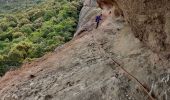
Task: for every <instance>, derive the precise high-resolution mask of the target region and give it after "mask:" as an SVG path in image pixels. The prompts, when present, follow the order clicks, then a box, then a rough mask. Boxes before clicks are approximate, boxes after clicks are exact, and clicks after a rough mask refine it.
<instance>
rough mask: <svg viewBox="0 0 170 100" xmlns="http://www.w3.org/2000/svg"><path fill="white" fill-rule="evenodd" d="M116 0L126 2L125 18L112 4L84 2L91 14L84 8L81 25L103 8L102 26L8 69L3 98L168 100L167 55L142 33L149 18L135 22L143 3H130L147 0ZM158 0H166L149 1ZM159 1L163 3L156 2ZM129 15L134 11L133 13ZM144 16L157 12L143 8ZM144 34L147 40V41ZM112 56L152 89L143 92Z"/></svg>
mask: <svg viewBox="0 0 170 100" xmlns="http://www.w3.org/2000/svg"><path fill="white" fill-rule="evenodd" d="M116 1H117V4H118V5H119V6H120V5H121V6H120V9H122V10H123V13H124V17H125V20H126V21H124V19H122V16H119V17H117V16H114V15H115V13H114V11H115V9H113V8H112V7H111V8H110V7H107V5H105V6H106V8H107V9H106V8H105V7H104V9H103V10H101V9H100V8H97V7H89V8H88V7H87V9H89V10H86V8H83V9H84V10H85V11H87V14H84V13H82V14H80V16H81V17H80V21H81V20H82V21H81V22H80V24H79V27H83V25H84V24H86V23H91V19H94V17H95V16H96V15H97V14H98V13H103V14H104V16H105V17H104V19H103V20H102V22H101V23H100V26H99V28H98V29H95V28H93V27H91V30H88V31H87V30H86V31H83V32H82V33H81V34H80V35H78V36H76V37H75V38H74V39H73V40H72V41H70V42H69V43H67V44H65V45H64V46H63V47H61V48H60V50H59V51H57V52H54V53H52V54H49V55H46V56H44V57H43V58H41V59H39V60H38V61H35V62H32V63H31V64H27V65H25V66H23V67H22V68H21V69H20V70H17V71H14V72H9V73H7V74H6V75H5V76H4V77H2V78H1V79H0V100H152V99H153V100H154V99H155V100H168V99H169V98H170V63H169V61H168V59H167V58H166V60H164V59H162V58H161V57H160V56H159V53H160V51H159V50H158V51H159V52H154V50H155V49H154V45H151V46H150V44H149V40H147V39H149V37H146V38H144V37H145V36H142V37H143V38H141V37H138V34H140V35H146V34H149V30H145V31H146V33H145V34H142V33H140V32H141V30H142V29H143V28H142V27H144V28H147V27H146V26H147V25H148V24H146V26H143V25H145V24H142V26H141V27H139V26H140V25H139V26H138V24H136V26H135V27H139V28H140V29H139V30H137V29H136V30H135V27H134V26H133V24H135V22H136V23H138V21H136V20H137V19H138V18H139V17H138V16H136V18H134V19H133V17H134V13H133V10H135V9H136V10H135V11H137V9H138V10H139V12H138V13H141V12H140V11H142V9H141V8H140V3H139V4H138V6H139V8H133V9H132V8H131V7H132V5H136V3H137V2H141V1H142V0H138V1H137V0H136V1H134V0H116ZM132 1H134V3H132ZM145 1H146V0H145ZM153 1H155V2H157V3H159V2H161V0H159V1H158V0H150V1H148V2H153ZM89 2H93V3H92V5H93V4H95V5H96V3H95V1H92V0H88V3H87V2H86V3H87V4H91V3H89ZM164 2H166V0H164ZM126 3H127V4H128V5H129V6H127V5H126ZM129 3H132V4H129ZM167 3H168V1H167ZM154 4H155V3H154ZM154 4H153V5H154ZM159 5H162V4H158V5H157V6H159ZM166 5H167V4H165V7H166ZM85 6H86V5H85ZM157 6H152V7H153V8H154V7H157ZM126 7H130V8H129V9H128V8H126ZM152 7H151V8H152ZM159 7H162V6H159ZM108 8H109V9H108ZM83 9H82V12H83ZM162 9H163V8H162ZM160 10H161V8H160ZM98 11H99V12H98ZM110 11H111V14H110ZM146 12H147V11H146ZM155 12H156V10H155ZM138 13H137V12H136V14H138ZM91 14H92V16H91ZM128 14H129V15H128ZM148 14H150V13H149V11H148ZM129 16H132V19H130V17H129ZM145 16H152V14H151V15H147V14H146V15H145V14H144V17H142V18H141V19H140V20H142V21H143V20H145ZM166 16H169V15H168V14H166ZM86 18H88V19H86ZM166 20H167V21H166V22H165V23H166V24H165V27H166V28H164V29H166V30H165V31H166V32H169V28H167V27H169V22H168V21H169V17H167V19H166ZM133 21H134V22H133ZM128 22H129V23H130V24H129V23H128ZM156 22H157V21H152V24H151V25H150V27H152V25H153V27H156V26H155V25H156ZM158 23H159V21H158ZM86 25H87V26H88V24H86ZM157 25H158V24H157ZM94 26H95V24H94ZM158 26H159V25H158ZM160 26H162V24H160ZM158 29H159V28H158ZM160 29H161V28H160ZM161 30H162V29H161ZM150 31H151V30H150ZM153 31H154V28H153ZM137 32H139V33H137ZM166 32H165V33H166ZM165 33H163V34H165ZM153 34H158V33H153ZM167 37H168V35H167ZM159 38H161V37H159ZM143 39H144V40H146V41H145V42H144V40H143ZM154 39H155V38H153V41H152V42H154ZM165 39H166V42H168V41H169V40H168V38H165ZM158 40H159V39H158ZM155 41H156V42H155V43H157V42H158V41H157V40H155ZM160 41H162V40H160ZM146 44H147V45H146ZM167 44H168V43H167ZM164 46H166V45H164ZM148 47H149V48H148ZM152 47H153V48H152ZM158 47H159V46H158ZM163 50H164V49H163ZM156 51H157V50H156ZM161 52H162V51H161ZM165 55H166V54H165ZM113 60H114V61H116V62H118V63H120V65H121V66H122V67H123V68H124V69H125V70H126V71H127V72H129V73H130V74H131V75H133V76H134V77H135V78H137V79H138V80H139V81H140V82H141V83H142V84H143V86H144V87H145V89H146V90H147V92H148V94H147V93H146V92H144V90H143V89H142V87H141V85H140V84H139V82H137V81H136V80H135V79H134V78H132V77H130V75H129V74H127V72H125V71H124V70H122V68H121V67H120V66H118V65H117V64H116V63H115V62H113ZM149 96H150V97H152V99H151V98H149Z"/></svg>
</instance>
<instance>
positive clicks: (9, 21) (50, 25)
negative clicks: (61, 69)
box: [0, 0, 81, 76]
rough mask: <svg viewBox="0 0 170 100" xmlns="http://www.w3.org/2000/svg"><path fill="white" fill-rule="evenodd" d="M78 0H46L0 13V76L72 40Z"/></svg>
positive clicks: (78, 7) (76, 19)
mask: <svg viewBox="0 0 170 100" xmlns="http://www.w3.org/2000/svg"><path fill="white" fill-rule="evenodd" d="M80 7H81V5H80V4H79V2H78V0H68V1H67V0H47V1H45V3H41V4H39V5H37V6H33V7H31V8H28V9H26V10H23V11H20V12H15V14H14V13H12V14H9V13H6V14H1V15H0V75H1V76H2V75H4V73H5V72H6V71H8V70H10V69H14V68H16V66H19V65H21V64H22V63H23V62H25V61H30V60H31V59H33V58H38V57H41V56H43V55H44V54H45V53H47V52H49V51H52V50H54V48H56V47H57V46H59V45H61V44H63V43H65V42H67V41H69V40H70V39H71V38H72V36H73V33H74V32H75V30H76V25H77V21H78V15H79V11H80Z"/></svg>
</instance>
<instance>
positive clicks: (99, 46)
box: [92, 32, 156, 100]
mask: <svg viewBox="0 0 170 100" xmlns="http://www.w3.org/2000/svg"><path fill="white" fill-rule="evenodd" d="M95 33H96V32H95ZM92 39H93V41H94V43H95V44H97V45H98V48H99V51H100V50H102V52H103V54H104V55H106V56H107V57H108V58H110V59H111V60H112V61H113V63H115V64H116V65H117V66H118V67H119V68H120V69H122V70H123V71H124V72H125V73H126V74H127V75H129V76H130V77H131V78H132V79H134V80H135V81H136V82H137V83H138V84H139V85H140V86H141V87H142V89H143V90H144V92H145V93H146V94H147V95H148V96H149V98H150V100H156V99H155V98H154V97H152V96H151V95H150V94H149V92H148V90H147V89H146V88H145V86H143V84H142V83H141V82H140V81H139V80H138V79H137V78H136V77H135V76H133V75H132V74H131V73H129V72H128V71H127V70H126V69H125V68H124V67H123V66H122V65H121V64H120V63H118V62H117V61H115V60H114V59H113V58H111V57H110V56H109V54H108V53H106V52H105V50H104V49H103V48H102V47H101V45H100V44H98V43H97V40H96V39H95V37H94V34H93V33H92ZM100 52H101V51H100ZM102 52H101V53H102Z"/></svg>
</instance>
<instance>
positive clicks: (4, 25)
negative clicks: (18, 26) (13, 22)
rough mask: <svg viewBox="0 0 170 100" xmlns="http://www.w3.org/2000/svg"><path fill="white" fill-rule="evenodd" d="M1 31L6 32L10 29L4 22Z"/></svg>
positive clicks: (0, 24)
mask: <svg viewBox="0 0 170 100" xmlns="http://www.w3.org/2000/svg"><path fill="white" fill-rule="evenodd" d="M0 29H1V30H2V31H6V30H7V29H8V25H7V24H6V23H4V22H2V23H0Z"/></svg>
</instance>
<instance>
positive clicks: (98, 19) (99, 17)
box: [96, 14, 102, 29]
mask: <svg viewBox="0 0 170 100" xmlns="http://www.w3.org/2000/svg"><path fill="white" fill-rule="evenodd" d="M101 17H102V14H100V15H99V16H96V23H97V24H96V29H97V28H98V26H99V23H100V20H102V19H101Z"/></svg>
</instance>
